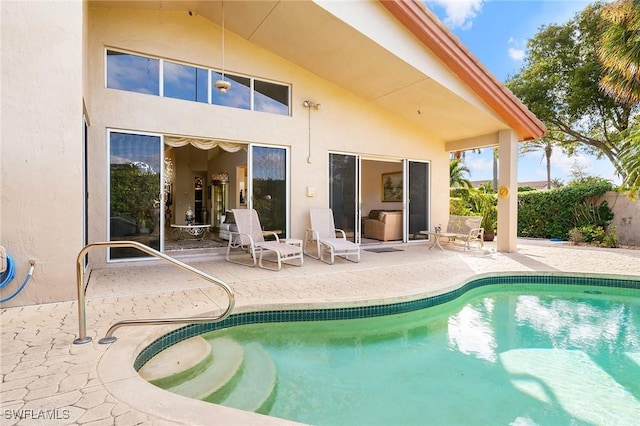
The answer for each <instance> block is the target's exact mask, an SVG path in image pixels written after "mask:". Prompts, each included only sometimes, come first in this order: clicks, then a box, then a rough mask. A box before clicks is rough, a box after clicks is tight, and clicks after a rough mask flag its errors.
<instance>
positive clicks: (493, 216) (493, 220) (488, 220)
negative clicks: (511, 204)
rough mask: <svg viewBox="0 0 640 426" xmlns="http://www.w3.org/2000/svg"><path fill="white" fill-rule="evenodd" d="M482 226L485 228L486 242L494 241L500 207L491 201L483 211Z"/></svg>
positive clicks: (488, 201)
mask: <svg viewBox="0 0 640 426" xmlns="http://www.w3.org/2000/svg"><path fill="white" fill-rule="evenodd" d="M480 226H481V227H483V228H484V240H485V241H493V239H494V238H495V236H496V228H497V226H498V207H496V206H495V205H494V204H493V202H492V200H490V199H488V200H487V202H486V203H485V205H484V208H483V209H482V221H481V222H480Z"/></svg>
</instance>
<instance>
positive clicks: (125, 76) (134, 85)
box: [107, 50, 160, 96]
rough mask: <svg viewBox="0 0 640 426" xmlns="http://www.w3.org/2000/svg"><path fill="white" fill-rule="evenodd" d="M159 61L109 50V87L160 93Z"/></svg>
mask: <svg viewBox="0 0 640 426" xmlns="http://www.w3.org/2000/svg"><path fill="white" fill-rule="evenodd" d="M158 70H159V61H158V60H157V59H152V58H145V57H143V56H137V55H131V54H129V53H122V52H114V51H111V50H108V51H107V87H108V88H110V89H120V90H127V91H129V92H138V93H147V94H150V95H156V96H157V95H159V94H160V90H159V87H160V83H159V82H160V77H159V72H158Z"/></svg>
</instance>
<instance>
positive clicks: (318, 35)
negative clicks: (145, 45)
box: [90, 0, 545, 142]
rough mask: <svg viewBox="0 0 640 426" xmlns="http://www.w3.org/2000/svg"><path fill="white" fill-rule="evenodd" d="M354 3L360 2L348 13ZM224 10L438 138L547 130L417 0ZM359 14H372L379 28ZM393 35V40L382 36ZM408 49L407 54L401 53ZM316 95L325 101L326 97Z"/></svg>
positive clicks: (250, 1) (279, 49) (234, 26)
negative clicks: (443, 75)
mask: <svg viewBox="0 0 640 426" xmlns="http://www.w3.org/2000/svg"><path fill="white" fill-rule="evenodd" d="M90 3H91V5H92V6H105V7H118V8H136V9H151V10H184V11H185V12H189V13H192V14H194V15H195V14H197V15H200V16H202V17H204V18H206V19H208V20H210V21H212V22H214V23H216V24H220V23H221V22H222V13H221V12H222V3H221V2H220V1H197V0H187V1H179V0H162V1H156V0H149V1H118V0H92V1H90ZM354 8H358V9H357V11H356V12H354V10H353V9H354ZM224 15H225V28H226V29H227V30H228V31H231V32H233V33H235V34H236V35H237V36H239V37H242V38H244V39H246V40H247V41H249V42H251V43H253V44H254V45H257V46H259V47H261V48H264V49H266V50H268V51H270V52H273V53H274V54H276V55H278V56H280V57H282V58H284V59H285V60H287V61H289V62H291V63H293V64H295V65H297V66H300V67H302V68H304V69H306V70H308V71H309V72H311V73H313V74H315V75H317V76H319V77H320V78H322V79H324V80H326V81H328V82H330V83H332V84H334V85H336V86H339V87H340V88H342V89H343V90H346V91H348V92H350V93H352V94H354V95H355V96H358V97H360V98H361V99H364V100H365V101H367V102H370V103H371V104H373V105H375V106H377V107H380V108H382V109H384V110H386V111H389V112H390V113H392V114H394V115H395V116H397V117H398V118H399V119H401V120H405V121H407V122H409V123H412V124H414V125H417V126H419V127H421V128H423V129H424V130H425V131H426V132H427V133H428V134H430V135H432V136H433V137H434V138H437V139H439V140H441V141H444V142H454V141H460V140H469V139H472V138H474V137H477V136H479V135H488V134H493V133H496V132H498V131H500V130H506V129H509V128H512V129H514V130H515V132H516V133H517V134H518V138H519V139H520V140H530V139H536V138H539V137H541V136H542V135H544V133H545V128H544V125H543V124H542V123H541V122H540V121H539V120H537V118H536V117H535V116H534V115H533V114H532V113H531V112H530V111H528V110H527V108H526V107H524V105H522V103H521V102H520V101H519V100H518V99H516V98H515V97H514V96H513V95H512V94H511V93H510V92H509V91H508V90H507V89H506V88H504V86H502V85H501V84H500V83H499V82H497V81H496V79H495V78H493V77H492V76H491V75H490V74H489V73H488V72H487V71H486V70H485V69H484V68H483V67H482V66H481V65H480V64H478V62H477V60H476V59H474V58H473V56H472V55H471V54H470V53H469V52H468V51H467V50H466V49H465V48H464V47H463V46H462V45H461V44H460V43H459V42H458V41H457V40H456V39H455V37H454V36H453V35H452V34H451V33H450V32H449V31H448V30H447V29H446V28H445V27H444V26H443V25H442V24H440V23H439V21H438V19H437V18H436V17H435V16H434V15H433V14H432V13H431V12H429V11H428V10H427V9H426V7H424V6H423V5H422V3H420V2H419V1H418V0H407V1H398V2H395V1H386V0H381V1H368V2H336V1H327V2H323V1H311V0H307V1H278V0H264V1H254V0H243V1H235V0H226V1H225V2H224ZM366 20H369V21H370V20H376V23H377V24H376V25H372V24H371V22H366ZM372 28H373V29H372ZM391 38H394V39H393V40H392V41H390V39H391ZM394 43H395V44H394ZM425 47H426V49H425ZM407 48H411V49H413V50H412V51H411V52H410V53H409V54H407V51H406V49H407ZM427 49H428V50H427ZM399 50H403V52H402V53H400V52H399ZM416 52H418V53H419V55H416ZM231 56H232V52H229V51H227V68H228V70H229V72H233V71H237V72H242V70H234V69H233V68H232V67H231V66H230V65H229V64H230V63H232V58H231ZM420 61H422V62H420ZM428 61H431V62H429V63H427V62H428ZM425 63H427V65H424V64H425ZM436 68H438V69H440V72H442V70H446V73H447V74H449V75H450V76H449V77H447V78H450V79H453V80H451V81H453V83H454V84H457V85H458V86H459V87H458V88H457V89H456V88H452V86H451V84H448V83H447V82H446V81H444V80H446V78H444V79H443V78H437V76H435V75H433V74H431V70H434V69H436ZM451 81H449V82H451ZM460 87H462V88H463V89H462V90H461V89H460ZM462 91H467V92H469V93H471V96H469V95H464V94H462ZM313 95H314V94H313V93H309V94H303V96H305V97H307V96H308V98H310V99H314V96H313ZM314 100H317V101H318V102H320V103H322V104H323V105H329V104H330V102H331V100H330V99H314Z"/></svg>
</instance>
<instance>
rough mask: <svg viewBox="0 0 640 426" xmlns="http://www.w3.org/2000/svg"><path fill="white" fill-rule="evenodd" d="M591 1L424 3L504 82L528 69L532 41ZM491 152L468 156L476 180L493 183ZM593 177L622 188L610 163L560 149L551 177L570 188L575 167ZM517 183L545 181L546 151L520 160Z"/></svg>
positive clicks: (449, 0) (450, 0)
mask: <svg viewBox="0 0 640 426" xmlns="http://www.w3.org/2000/svg"><path fill="white" fill-rule="evenodd" d="M590 3H592V2H588V1H580V0H544V1H543V0H536V1H527V0H425V4H426V5H427V7H428V8H429V9H430V10H431V11H432V12H434V13H435V14H436V15H437V16H438V18H440V20H441V21H442V22H443V23H444V24H445V25H446V26H447V27H449V29H450V30H451V31H452V32H453V33H454V34H455V35H456V36H457V37H458V38H459V39H460V40H461V41H462V43H463V44H464V45H465V46H467V48H468V49H469V50H470V51H471V52H472V53H473V54H474V55H475V56H476V57H477V58H478V59H479V60H480V62H481V63H482V64H483V65H484V66H485V67H486V68H487V69H488V70H489V71H490V72H491V73H492V74H493V75H494V76H495V77H496V78H497V79H498V80H499V81H501V82H504V81H505V80H506V79H507V78H508V77H509V76H511V75H514V74H515V73H517V72H518V70H519V69H520V68H521V67H522V66H523V64H524V62H523V58H524V55H525V49H526V45H527V41H528V40H529V39H530V38H532V37H533V36H535V34H536V33H537V32H538V31H539V29H540V28H541V27H542V26H544V25H551V24H562V23H564V22H567V21H568V20H570V19H571V18H573V17H574V15H575V14H576V13H578V12H580V11H581V10H583V9H584V8H585V7H586V6H587V5H588V4H590ZM491 155H492V154H491V150H489V149H486V150H483V152H482V153H480V154H475V153H467V155H466V158H465V164H466V165H467V167H468V168H469V169H470V170H471V180H484V179H491V178H492V176H493V172H492V170H493V166H492V157H491ZM575 165H578V167H579V168H580V169H581V170H582V171H583V173H584V174H586V175H589V176H601V177H603V178H606V179H611V180H612V181H614V182H615V183H620V178H618V177H617V176H616V174H615V172H614V169H613V166H612V165H611V163H610V162H609V161H608V160H605V159H602V160H598V159H596V158H594V157H591V156H586V155H584V154H579V155H577V156H572V157H567V156H566V155H564V153H562V152H561V151H560V150H559V149H555V150H554V152H553V154H552V156H551V178H552V179H555V178H558V179H561V180H562V181H564V182H565V183H567V182H568V181H570V180H571V179H572V175H571V169H572V167H575ZM518 180H519V181H520V182H525V181H538V180H546V162H545V161H544V159H543V154H542V153H541V152H536V153H531V154H527V155H525V156H521V157H520V159H519V160H518Z"/></svg>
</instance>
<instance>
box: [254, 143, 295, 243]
mask: <svg viewBox="0 0 640 426" xmlns="http://www.w3.org/2000/svg"><path fill="white" fill-rule="evenodd" d="M252 153H253V164H252V167H253V198H252V200H253V208H254V209H256V211H257V212H258V217H260V224H261V225H262V228H263V230H264V231H273V232H276V233H277V234H278V236H279V237H285V232H286V229H287V228H286V226H287V151H286V150H285V149H283V148H269V147H254V148H253V150H252Z"/></svg>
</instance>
